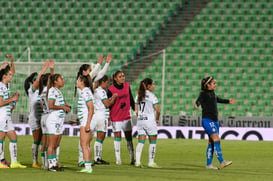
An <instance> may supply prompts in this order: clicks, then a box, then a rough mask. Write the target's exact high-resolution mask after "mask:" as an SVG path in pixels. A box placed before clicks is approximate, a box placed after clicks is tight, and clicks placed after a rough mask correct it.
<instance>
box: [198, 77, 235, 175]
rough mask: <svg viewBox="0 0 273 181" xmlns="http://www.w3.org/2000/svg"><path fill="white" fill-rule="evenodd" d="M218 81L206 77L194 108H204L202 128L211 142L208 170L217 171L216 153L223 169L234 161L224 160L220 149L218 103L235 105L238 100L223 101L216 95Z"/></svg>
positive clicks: (208, 154) (209, 144) (208, 150)
mask: <svg viewBox="0 0 273 181" xmlns="http://www.w3.org/2000/svg"><path fill="white" fill-rule="evenodd" d="M215 90H216V80H215V79H214V78H213V77H206V78H204V79H202V81H201V91H200V93H199V97H198V99H197V100H196V102H195V104H194V108H195V109H197V108H198V106H200V105H201V107H202V126H203V128H204V129H205V131H206V133H207V134H208V136H209V142H208V147H207V152H206V155H207V164H206V168H207V169H213V170H217V169H218V168H217V167H215V166H213V165H212V159H213V152H214V151H215V152H216V156H217V158H218V161H219V162H220V164H221V168H225V167H227V166H229V165H231V164H232V161H227V160H224V158H223V155H222V149H221V147H220V137H219V122H218V110H217V103H225V104H228V103H229V104H235V103H236V100H235V99H233V98H231V99H229V100H228V99H221V98H219V97H218V96H217V95H216V94H215V92H214V91H215Z"/></svg>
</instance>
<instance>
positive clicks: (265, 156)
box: [0, 136, 273, 181]
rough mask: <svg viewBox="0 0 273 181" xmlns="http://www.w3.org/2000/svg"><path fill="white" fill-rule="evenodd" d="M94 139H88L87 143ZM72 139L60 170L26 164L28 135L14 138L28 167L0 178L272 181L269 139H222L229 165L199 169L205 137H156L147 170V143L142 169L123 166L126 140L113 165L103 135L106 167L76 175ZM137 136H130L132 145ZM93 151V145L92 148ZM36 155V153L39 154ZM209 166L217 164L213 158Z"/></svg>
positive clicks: (75, 139) (109, 145) (68, 140)
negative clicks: (153, 163)
mask: <svg viewBox="0 0 273 181" xmlns="http://www.w3.org/2000/svg"><path fill="white" fill-rule="evenodd" d="M94 140H95V139H93V141H92V144H93V142H94ZM78 141H79V138H78V137H66V136H64V137H63V138H62V142H61V156H60V160H61V162H62V164H63V165H64V166H65V171H64V172H48V171H44V170H40V169H34V168H31V164H32V158H31V144H32V137H31V136H19V137H18V160H19V161H20V162H21V163H22V164H25V165H27V166H28V168H26V169H10V168H8V169H0V180H1V181H4V180H11V181H16V180H20V181H32V180H37V181H44V180H45V181H55V180H57V181H68V180H72V181H84V180H86V181H87V180H96V181H97V180H112V181H127V180H138V181H141V180H143V181H146V180H152V181H160V180H168V181H171V180H209V181H210V180H211V181H213V180H217V181H218V180H219V181H225V180H229V181H230V180H232V181H236V180H238V181H244V180H245V181H251V180H257V181H258V180H259V181H261V180H262V181H263V180H272V179H273V161H272V160H273V149H272V142H257V141H225V140H224V141H222V142H221V146H222V150H223V155H224V158H225V159H227V160H232V161H233V164H232V165H231V166H229V167H227V168H225V169H222V170H206V169H205V150H206V146H207V140H184V139H176V140H175V139H172V140H171V139H161V140H158V145H157V154H156V162H157V163H158V165H160V166H162V168H161V169H151V168H147V162H148V141H146V144H145V147H144V149H143V155H142V164H143V165H144V166H146V167H145V168H135V167H134V166H131V165H130V164H129V156H128V151H127V147H126V142H125V140H124V139H123V140H122V148H121V156H122V161H123V164H122V165H121V166H117V165H115V159H114V149H113V138H106V140H105V142H104V144H103V159H104V160H106V161H110V165H96V166H95V167H93V173H92V174H84V173H78V172H77V171H79V170H80V168H78V167H77V159H78V149H77V148H78ZM8 142H9V141H8V139H7V138H6V141H5V144H6V145H5V157H6V159H7V160H10V159H9V152H8V150H9V149H8V148H9V145H8ZM136 144H137V140H136V139H134V145H135V146H136ZM92 149H93V148H92ZM39 155H40V154H39ZM214 165H216V166H219V163H218V161H217V159H216V156H214Z"/></svg>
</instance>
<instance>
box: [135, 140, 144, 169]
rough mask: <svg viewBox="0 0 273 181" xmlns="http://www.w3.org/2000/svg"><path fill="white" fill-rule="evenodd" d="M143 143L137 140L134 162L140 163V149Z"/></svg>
mask: <svg viewBox="0 0 273 181" xmlns="http://www.w3.org/2000/svg"><path fill="white" fill-rule="evenodd" d="M143 146H144V143H141V142H138V144H137V147H136V164H140V163H141V161H140V160H141V154H142V149H143Z"/></svg>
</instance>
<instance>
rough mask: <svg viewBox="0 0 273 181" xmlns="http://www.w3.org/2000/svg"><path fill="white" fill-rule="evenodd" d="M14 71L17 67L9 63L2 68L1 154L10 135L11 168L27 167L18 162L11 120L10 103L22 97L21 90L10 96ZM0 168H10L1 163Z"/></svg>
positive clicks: (0, 106)
mask: <svg viewBox="0 0 273 181" xmlns="http://www.w3.org/2000/svg"><path fill="white" fill-rule="evenodd" d="M7 57H8V58H9V59H10V60H11V62H13V57H12V56H10V55H7ZM13 72H15V69H13V68H11V67H10V66H9V65H6V67H5V68H3V69H1V70H0V81H1V82H0V154H2V153H3V151H4V149H3V148H4V145H3V143H4V140H5V137H6V136H8V138H9V140H10V145H9V151H10V157H11V164H10V168H26V166H24V165H21V164H20V163H19V162H17V135H16V132H15V130H14V126H13V124H12V121H11V112H12V109H14V107H11V105H10V104H11V103H12V102H14V101H17V100H18V99H19V97H20V93H19V92H16V93H15V94H14V95H13V96H12V97H9V88H8V84H9V83H10V82H11V80H12V76H13ZM0 168H8V166H7V165H5V164H2V163H1V165H0Z"/></svg>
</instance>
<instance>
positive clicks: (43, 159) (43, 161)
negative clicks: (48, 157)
mask: <svg viewBox="0 0 273 181" xmlns="http://www.w3.org/2000/svg"><path fill="white" fill-rule="evenodd" d="M41 159H42V164H43V167H44V168H45V152H41Z"/></svg>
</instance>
